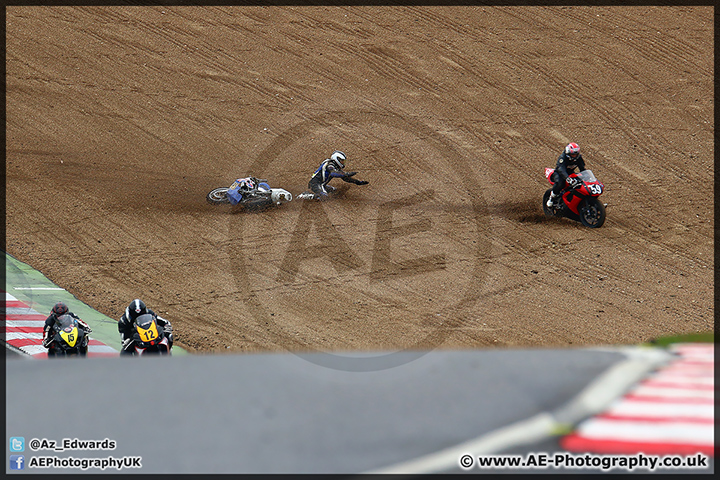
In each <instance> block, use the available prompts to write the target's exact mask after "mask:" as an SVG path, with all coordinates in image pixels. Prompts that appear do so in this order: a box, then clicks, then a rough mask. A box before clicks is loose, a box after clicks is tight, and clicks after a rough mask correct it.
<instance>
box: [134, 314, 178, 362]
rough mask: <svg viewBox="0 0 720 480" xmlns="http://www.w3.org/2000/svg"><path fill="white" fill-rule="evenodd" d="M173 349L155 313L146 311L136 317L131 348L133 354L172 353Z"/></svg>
mask: <svg viewBox="0 0 720 480" xmlns="http://www.w3.org/2000/svg"><path fill="white" fill-rule="evenodd" d="M171 350H172V345H170V341H169V339H168V337H167V336H165V330H163V328H162V327H161V326H160V325H158V323H157V320H156V319H155V316H154V315H151V314H149V313H146V314H143V315H140V316H138V317H137V319H135V332H133V346H132V348H131V349H129V351H130V352H131V353H132V355H134V356H141V355H171Z"/></svg>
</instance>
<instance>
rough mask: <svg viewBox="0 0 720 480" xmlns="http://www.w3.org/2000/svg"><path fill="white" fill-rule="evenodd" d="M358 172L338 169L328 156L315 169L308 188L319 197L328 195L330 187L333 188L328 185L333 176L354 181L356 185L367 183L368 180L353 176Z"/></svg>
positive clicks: (349, 181) (350, 181) (345, 180)
mask: <svg viewBox="0 0 720 480" xmlns="http://www.w3.org/2000/svg"><path fill="white" fill-rule="evenodd" d="M356 173H357V172H344V171H342V170H340V169H338V168H337V167H336V166H335V165H333V164H332V162H331V160H330V159H329V158H328V159H326V160H324V161H323V162H322V163H321V164H320V166H319V167H318V169H317V170H315V173H313V176H312V178H311V179H310V182H308V188H310V190H311V191H312V192H313V193H314V194H315V195H317V196H318V197H319V198H322V197H327V194H328V188H332V187H328V182H329V181H330V180H332V179H333V178H340V179H342V180H343V181H344V182H348V183H354V184H355V185H367V184H368V182H366V181H364V180H357V179H355V178H352V177H353V175H355V174H356ZM333 190H334V189H333Z"/></svg>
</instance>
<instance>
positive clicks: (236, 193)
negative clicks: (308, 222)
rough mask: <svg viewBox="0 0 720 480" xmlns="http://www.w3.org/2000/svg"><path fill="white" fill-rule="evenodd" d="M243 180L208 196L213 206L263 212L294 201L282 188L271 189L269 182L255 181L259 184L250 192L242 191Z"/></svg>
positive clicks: (214, 191) (216, 189)
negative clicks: (226, 205)
mask: <svg viewBox="0 0 720 480" xmlns="http://www.w3.org/2000/svg"><path fill="white" fill-rule="evenodd" d="M241 180H247V179H238V180H235V181H234V182H233V183H232V185H230V186H229V187H218V188H214V189H212V190H210V192H209V193H208V194H207V197H206V199H207V202H208V203H209V204H211V205H224V204H229V205H239V206H241V207H242V208H244V209H245V210H262V209H265V208H267V207H270V206H273V205H275V206H280V205H282V204H283V203H288V202H290V201H292V198H293V197H292V194H291V193H290V192H288V191H287V190H285V189H282V188H270V185H268V183H267V180H260V179H253V182H257V184H256V185H253V188H252V189H251V190H249V191H245V190H242V189H241V188H240V187H241Z"/></svg>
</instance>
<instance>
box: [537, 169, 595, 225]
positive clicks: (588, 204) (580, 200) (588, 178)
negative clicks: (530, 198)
mask: <svg viewBox="0 0 720 480" xmlns="http://www.w3.org/2000/svg"><path fill="white" fill-rule="evenodd" d="M554 172H555V169H554V168H545V177H546V178H547V179H548V181H549V182H550V184H554V182H553V180H552V174H553V173H554ZM604 189H605V186H604V185H603V184H602V183H600V182H599V181H598V179H597V178H595V175H593V173H592V171H590V170H583V171H582V172H577V173H572V174H570V175H569V176H568V178H567V181H566V182H565V187H564V188H563V189H562V191H561V192H560V198H559V199H557V200H556V201H555V205H554V206H552V207H548V206H547V201H548V198H550V192H551V191H552V188H549V189H548V190H547V191H546V192H545V195H543V212H545V216H548V217H565V218H570V219H572V220H575V221H578V222H580V223H582V224H583V225H585V226H586V227H590V228H600V227H602V225H603V223H605V205H603V204H602V203H601V202H600V200H598V198H597V197H599V196H600V194H602V193H603V190H604Z"/></svg>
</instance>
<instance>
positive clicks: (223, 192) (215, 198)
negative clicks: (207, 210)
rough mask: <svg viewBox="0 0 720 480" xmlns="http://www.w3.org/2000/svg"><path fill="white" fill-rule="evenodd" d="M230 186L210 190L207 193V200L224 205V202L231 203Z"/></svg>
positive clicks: (213, 203)
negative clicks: (229, 198) (228, 193)
mask: <svg viewBox="0 0 720 480" xmlns="http://www.w3.org/2000/svg"><path fill="white" fill-rule="evenodd" d="M227 191H228V187H220V188H215V189H213V190H210V192H209V193H208V194H207V197H206V199H207V202H208V203H209V204H211V205H222V204H224V203H230V200H228V197H227Z"/></svg>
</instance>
